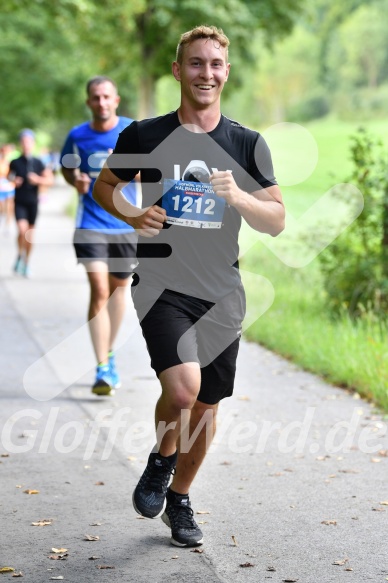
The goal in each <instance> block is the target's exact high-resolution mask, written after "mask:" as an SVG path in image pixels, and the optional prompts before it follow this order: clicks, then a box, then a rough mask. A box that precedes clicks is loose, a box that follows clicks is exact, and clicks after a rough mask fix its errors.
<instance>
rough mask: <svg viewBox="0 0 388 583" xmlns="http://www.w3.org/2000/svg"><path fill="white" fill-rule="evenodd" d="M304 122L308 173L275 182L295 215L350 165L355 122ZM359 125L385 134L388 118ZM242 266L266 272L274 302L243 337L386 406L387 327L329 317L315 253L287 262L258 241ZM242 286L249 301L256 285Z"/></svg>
mask: <svg viewBox="0 0 388 583" xmlns="http://www.w3.org/2000/svg"><path fill="white" fill-rule="evenodd" d="M306 127H308V129H309V130H310V131H311V133H312V134H313V135H314V137H315V139H316V141H317V143H318V148H319V158H318V164H317V167H316V169H315V171H314V173H313V174H312V175H311V176H310V177H309V178H308V180H306V181H305V182H303V183H302V184H300V185H295V186H290V187H285V188H282V191H283V194H284V199H285V203H286V208H287V210H288V212H291V213H292V214H293V215H294V216H295V217H298V216H299V215H301V214H302V213H303V212H305V211H306V210H307V209H308V208H309V206H311V205H312V204H313V203H314V201H315V200H317V198H319V196H320V195H322V194H323V193H324V192H326V190H328V189H329V188H330V187H331V186H332V185H333V184H335V183H336V182H342V181H344V180H346V178H347V176H348V175H349V171H350V168H351V162H350V159H349V136H350V135H351V134H352V133H354V132H355V131H356V129H357V127H359V124H356V123H350V122H346V123H345V122H337V121H335V120H330V119H329V120H322V121H317V122H314V123H311V124H309V125H308V126H306ZM364 127H367V129H369V130H370V131H371V132H372V133H374V134H375V135H378V136H381V137H382V138H384V132H385V135H386V136H387V135H388V122H384V123H382V122H381V121H379V122H370V123H368V124H367V125H366V124H364ZM295 148H296V150H297V149H298V145H297V144H295ZM255 236H256V237H257V235H255V234H254V233H253V234H252V231H251V230H249V229H248V228H244V229H243V231H242V241H243V242H244V241H245V242H246V241H249V242H251V243H252V242H253V241H255V240H256V239H254V237H255ZM241 266H242V268H243V269H246V270H249V271H252V272H254V273H257V274H260V275H262V276H264V277H266V278H267V279H268V280H269V281H270V282H271V283H272V285H273V287H274V290H275V300H274V303H273V305H272V306H271V308H270V309H269V310H268V311H267V312H266V313H265V314H264V315H263V316H261V317H260V318H259V319H258V320H257V321H256V322H255V323H254V324H253V325H252V326H251V327H250V328H249V329H248V330H247V332H246V337H247V338H249V339H250V340H254V341H256V342H259V343H261V344H263V345H265V346H266V347H268V348H270V349H271V350H274V351H275V352H277V353H279V354H282V355H283V356H285V357H287V358H290V359H292V360H293V361H294V362H295V363H297V364H298V365H300V366H301V367H303V368H305V369H307V370H310V371H312V372H314V373H317V374H319V375H321V376H322V377H324V378H326V379H327V380H329V381H330V382H332V383H334V384H338V385H340V386H344V387H349V388H352V389H354V390H356V391H358V392H359V393H360V394H361V395H362V396H364V397H366V398H368V399H370V400H372V401H373V402H375V403H376V404H377V405H379V406H380V407H381V408H383V409H385V410H387V411H388V341H387V332H388V329H387V327H386V326H385V325H383V323H381V322H376V321H375V320H373V319H372V318H370V317H369V318H368V317H365V318H364V319H363V320H361V321H358V322H357V323H355V322H353V321H352V320H351V319H350V318H349V317H348V316H347V315H346V314H344V315H343V316H342V317H341V318H338V319H336V320H334V319H333V318H332V317H331V316H330V314H329V313H328V310H327V308H326V304H325V295H324V292H323V286H322V281H321V276H320V272H319V263H318V260H317V259H315V260H314V261H313V262H312V263H311V264H310V265H308V266H307V267H304V268H300V269H293V268H290V267H287V266H286V265H284V264H283V263H282V262H281V261H280V260H279V259H277V258H276V257H275V256H274V255H273V254H272V253H271V252H270V251H268V250H267V249H266V247H265V246H264V245H263V244H262V243H260V242H259V243H257V244H256V245H255V246H254V247H253V248H251V249H250V250H249V252H248V253H247V254H246V256H245V257H244V258H243V260H242V262H241ZM339 268H340V266H339ZM246 291H247V298H248V305H249V304H250V303H251V302H255V300H257V288H256V289H255V288H254V287H253V286H250V285H249V284H248V285H247V286H246Z"/></svg>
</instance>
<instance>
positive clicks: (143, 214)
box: [93, 165, 166, 237]
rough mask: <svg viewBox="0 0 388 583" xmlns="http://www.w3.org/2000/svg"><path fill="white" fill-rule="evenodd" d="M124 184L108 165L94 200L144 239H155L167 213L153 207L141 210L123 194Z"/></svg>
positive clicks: (95, 189)
mask: <svg viewBox="0 0 388 583" xmlns="http://www.w3.org/2000/svg"><path fill="white" fill-rule="evenodd" d="M125 184H126V183H123V182H122V181H121V180H120V179H119V178H118V177H117V176H116V175H115V174H113V172H112V171H111V170H109V168H108V167H107V165H105V166H104V167H103V169H102V170H101V172H100V174H99V175H98V177H97V179H96V182H95V184H94V188H93V198H94V199H95V200H96V201H97V202H98V204H99V205H100V206H102V208H103V209H105V210H106V211H107V212H108V213H110V214H111V215H113V216H115V217H117V218H118V219H121V220H122V221H124V222H125V223H127V224H128V225H130V226H131V227H133V228H134V229H135V230H136V231H137V232H138V234H139V235H142V236H143V237H155V235H158V234H159V232H160V230H161V229H162V228H163V223H164V221H165V220H166V211H165V210H164V209H162V208H160V207H159V206H156V205H153V206H150V207H147V208H144V209H139V208H137V207H136V206H134V205H132V204H131V203H130V202H129V201H128V200H127V199H126V198H125V196H124V195H123V194H122V192H121V190H120V186H119V185H121V186H124V185H125Z"/></svg>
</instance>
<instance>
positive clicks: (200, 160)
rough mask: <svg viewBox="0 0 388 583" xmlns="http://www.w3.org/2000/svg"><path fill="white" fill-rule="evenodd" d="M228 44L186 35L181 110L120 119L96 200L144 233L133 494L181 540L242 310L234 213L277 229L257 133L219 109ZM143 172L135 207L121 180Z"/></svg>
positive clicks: (278, 217) (192, 542)
mask: <svg viewBox="0 0 388 583" xmlns="http://www.w3.org/2000/svg"><path fill="white" fill-rule="evenodd" d="M228 45H229V40H228V39H227V37H226V36H225V35H224V34H223V32H222V31H221V30H219V29H216V28H215V27H208V26H201V27H197V28H195V29H193V30H191V31H189V32H187V33H185V34H184V35H182V37H181V39H180V43H179V45H178V50H177V58H176V61H175V62H174V63H173V69H172V70H173V75H174V77H175V79H176V80H177V81H178V82H179V83H180V84H181V104H180V107H179V109H178V110H177V111H176V112H174V113H171V114H168V115H166V116H163V117H160V118H156V119H150V120H144V121H141V122H134V123H133V124H132V125H131V126H130V127H129V128H126V129H125V130H124V131H123V132H122V133H121V134H120V137H119V139H118V142H117V145H116V148H115V150H114V153H113V155H112V156H111V157H110V158H109V159H108V161H107V166H106V167H105V168H104V169H103V170H102V172H101V174H100V176H99V178H98V179H97V182H96V185H95V188H94V196H95V198H96V199H97V200H98V202H99V203H100V204H101V205H102V206H103V207H104V208H105V209H106V210H108V211H109V212H111V213H112V214H114V215H115V216H117V217H120V218H123V219H124V220H126V221H127V222H128V223H129V224H130V225H132V226H133V227H135V228H136V229H137V231H138V233H139V235H140V238H139V243H140V245H139V247H138V259H139V265H138V267H137V269H136V270H135V271H136V276H135V280H134V282H133V287H132V290H133V299H134V304H135V308H136V310H137V313H138V317H139V320H140V323H141V326H142V330H143V335H144V337H145V339H146V342H147V347H148V350H149V353H150V356H151V365H152V366H153V368H154V369H155V371H156V374H157V375H158V378H159V380H160V383H161V387H162V394H161V397H160V399H159V401H158V403H157V406H156V415H155V418H156V430H157V445H156V446H155V448H154V450H153V451H152V452H151V454H150V456H149V460H148V464H147V467H146V469H145V471H144V473H143V475H142V477H141V479H140V481H139V483H138V485H137V487H136V488H135V491H134V495H133V503H134V506H135V509H136V511H137V512H139V513H140V514H142V515H143V516H146V517H148V518H155V517H157V516H161V515H162V519H163V520H164V522H166V524H168V525H169V526H171V531H172V539H171V541H172V543H173V544H175V545H177V546H196V545H199V544H201V543H202V532H201V530H200V529H199V527H198V525H197V524H196V522H195V520H194V518H193V511H192V509H191V505H190V501H189V494H188V493H189V488H190V486H191V484H192V482H193V480H194V478H195V475H196V473H197V471H198V469H199V467H200V465H201V463H202V461H203V459H204V457H205V454H206V451H207V448H208V447H209V445H210V443H211V439H212V437H213V435H214V432H215V427H216V415H217V409H218V404H219V402H220V400H221V399H223V398H224V397H228V396H230V395H231V394H232V392H233V381H234V374H235V366H236V357H237V353H238V345H239V337H240V334H241V322H242V319H243V317H244V312H245V297H244V290H243V288H242V284H241V279H240V274H239V270H238V242H237V239H238V232H239V229H240V225H241V217H242V218H244V219H245V221H247V223H248V224H249V225H250V226H251V227H252V228H253V229H256V230H257V231H261V232H264V233H269V234H270V235H272V236H276V235H277V234H279V233H280V232H281V231H282V230H283V228H284V206H283V203H282V197H281V193H280V189H279V187H278V185H277V184H276V181H275V179H274V176H273V170H272V163H271V156H270V153H269V150H268V147H267V146H266V144H265V142H264V140H263V138H262V137H261V136H260V135H259V134H258V133H257V132H253V131H251V130H249V129H247V128H244V127H243V126H241V125H240V124H238V123H237V122H233V121H231V120H229V119H227V118H226V117H224V116H223V115H221V111H220V96H221V92H222V89H223V86H224V84H225V82H226V81H227V78H228V75H229V69H230V65H229V64H228ZM131 154H132V156H130V155H131ZM139 169H140V171H141V182H142V192H143V206H144V208H143V211H142V213H140V212H139V209H135V208H134V207H131V206H130V205H128V204H127V203H126V202H125V201H124V200H123V199H122V197H121V196H120V193H119V190H118V188H117V187H118V186H119V188H120V187H121V186H122V183H125V182H127V181H128V180H131V179H132V178H133V176H135V175H136V173H137V172H138V170H139ZM187 429H188V433H187ZM188 435H189V436H190V437H191V441H192V443H189V442H188V439H187V437H188ZM171 474H174V477H173V480H172V483H171V486H170V487H169V488H168V484H169V480H170V478H171Z"/></svg>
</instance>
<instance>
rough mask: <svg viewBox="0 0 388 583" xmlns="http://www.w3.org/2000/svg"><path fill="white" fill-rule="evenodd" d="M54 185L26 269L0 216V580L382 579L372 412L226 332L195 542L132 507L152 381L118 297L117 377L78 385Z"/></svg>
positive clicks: (76, 322)
mask: <svg viewBox="0 0 388 583" xmlns="http://www.w3.org/2000/svg"><path fill="white" fill-rule="evenodd" d="M71 195H72V192H71V189H69V188H67V187H66V186H64V185H63V184H62V183H61V182H60V181H58V184H57V185H56V186H55V187H53V188H52V189H51V190H50V191H48V192H47V193H46V194H45V195H44V199H43V200H42V203H41V210H40V217H39V221H38V224H37V230H36V244H35V248H34V251H33V255H32V259H31V272H32V275H31V278H30V279H25V278H23V277H20V276H16V275H14V274H13V272H12V266H13V263H14V261H15V255H16V245H15V228H14V226H12V228H11V230H10V232H6V230H5V229H4V225H3V224H0V278H1V279H0V314H1V328H0V366H1V368H0V370H1V384H0V429H1V436H0V437H1V440H0V456H1V457H0V483H1V490H0V491H1V496H0V512H1V526H0V571H1V568H3V567H11V568H13V569H14V571H13V572H9V574H6V573H3V574H1V575H0V576H1V577H2V580H11V577H12V580H13V576H14V575H17V574H19V573H22V575H23V581H30V582H31V583H43V582H46V581H50V580H62V579H63V580H64V581H68V582H71V583H78V582H81V583H89V582H93V583H95V582H103V583H105V582H112V583H113V582H119V581H120V582H136V583H161V582H165V581H167V582H169V583H175V582H176V583H178V582H179V583H180V582H182V583H197V582H198V583H200V582H201V583H202V582H206V583H217V582H220V581H223V582H228V583H240V582H241V583H242V582H255V583H257V582H259V583H262V582H263V583H264V582H267V581H268V582H272V583H280V582H283V581H298V582H300V583H312V582H317V583H331V582H333V583H334V582H336V583H347V582H352V583H364V582H366V581H372V582H373V583H380V582H381V583H382V582H384V581H387V580H388V551H387V537H388V525H387V522H388V521H387V518H388V437H387V418H386V417H385V416H384V415H383V414H382V412H379V411H376V409H375V408H374V406H373V404H369V403H367V402H365V401H363V400H361V399H359V398H357V396H356V395H354V394H352V393H350V392H347V391H344V390H343V389H340V388H336V387H333V386H331V385H328V384H326V383H325V382H323V381H322V380H320V379H319V378H317V377H316V376H314V375H312V374H309V373H307V372H304V371H301V370H300V369H299V368H297V367H296V366H295V365H293V364H292V363H290V362H288V361H286V360H284V359H282V358H280V357H279V356H277V355H275V354H273V353H271V352H269V351H267V350H266V349H264V348H262V347H260V346H257V345H255V344H251V343H247V342H243V343H242V346H241V350H240V354H239V359H238V374H237V379H236V388H235V394H234V396H233V397H232V398H230V399H226V400H225V401H224V402H223V403H222V404H221V406H220V414H219V424H218V431H217V434H216V438H215V441H214V443H213V445H212V446H211V449H210V451H209V453H208V456H207V458H206V460H205V462H204V464H203V466H202V468H201V470H200V472H199V474H198V477H197V479H196V481H195V484H194V485H193V487H192V490H191V493H190V494H191V499H192V504H193V508H194V510H195V518H196V520H197V521H198V522H200V523H201V528H202V530H203V532H204V541H205V542H204V545H203V546H202V547H201V548H200V549H198V550H197V551H200V552H197V551H195V550H193V549H179V548H176V547H174V546H172V545H171V544H170V542H169V530H168V528H167V527H166V526H165V525H164V523H163V522H162V521H161V520H160V519H157V520H147V519H142V518H141V517H139V516H138V515H137V514H136V513H135V511H134V510H133V507H132V504H131V495H132V491H133V488H134V487H135V485H136V483H137V480H138V478H139V476H140V475H141V473H142V471H143V469H144V465H145V463H146V460H147V457H148V452H149V450H150V449H151V447H152V446H153V444H154V431H153V421H152V419H153V410H154V405H155V401H156V399H157V398H158V395H159V384H158V381H157V380H156V379H155V376H154V374H153V371H152V369H151V368H150V366H149V359H148V354H147V351H146V348H145V344H144V340H143V338H142V335H141V332H140V328H139V325H138V322H137V319H136V315H135V313H134V309H133V306H132V304H131V300H130V294H129V293H128V309H127V312H126V316H125V322H124V325H123V326H122V329H121V331H120V335H119V339H118V350H117V359H118V364H119V370H120V373H121V376H122V380H123V387H122V389H120V390H119V391H117V393H116V395H115V396H114V397H113V398H98V397H95V396H94V395H92V394H91V392H90V386H91V384H92V382H93V378H94V367H95V363H94V357H93V353H92V349H91V344H90V339H89V335H88V329H87V326H86V324H85V320H86V311H87V302H88V286H87V283H86V278H85V274H84V271H83V268H82V267H80V266H78V267H77V265H76V262H75V259H74V254H73V249H72V244H71V240H72V233H73V224H72V220H71V219H69V218H68V217H67V216H66V215H65V213H64V209H65V208H66V205H67V204H68V201H69V199H70V197H71ZM33 492H36V493H33ZM34 523H35V524H34ZM96 537H98V538H96ZM53 549H57V551H58V552H55V551H54V550H53Z"/></svg>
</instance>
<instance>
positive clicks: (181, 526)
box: [162, 492, 203, 547]
mask: <svg viewBox="0 0 388 583" xmlns="http://www.w3.org/2000/svg"><path fill="white" fill-rule="evenodd" d="M193 516H194V512H193V510H192V508H191V504H190V500H189V497H188V495H187V494H183V495H180V494H173V493H172V494H170V492H169V494H168V497H167V505H166V510H165V512H164V514H163V516H162V520H163V522H164V523H165V524H167V526H169V527H170V528H171V543H172V544H173V545H175V546H177V547H198V546H199V545H201V544H202V543H203V535H202V531H201V529H200V528H199V526H198V524H197V523H196V522H195V520H194V518H193Z"/></svg>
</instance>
